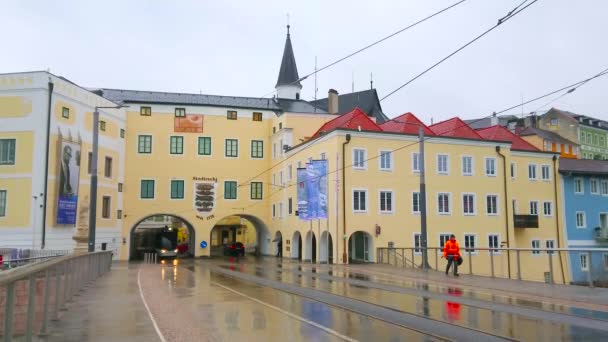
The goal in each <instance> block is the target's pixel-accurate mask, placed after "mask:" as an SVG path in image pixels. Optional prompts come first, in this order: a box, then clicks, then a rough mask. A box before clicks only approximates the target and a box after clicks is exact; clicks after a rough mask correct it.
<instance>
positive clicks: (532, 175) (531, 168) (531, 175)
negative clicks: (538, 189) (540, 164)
mask: <svg viewBox="0 0 608 342" xmlns="http://www.w3.org/2000/svg"><path fill="white" fill-rule="evenodd" d="M528 179H531V180H536V164H529V165H528Z"/></svg>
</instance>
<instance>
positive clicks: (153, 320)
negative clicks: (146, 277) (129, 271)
mask: <svg viewBox="0 0 608 342" xmlns="http://www.w3.org/2000/svg"><path fill="white" fill-rule="evenodd" d="M140 275H141V269H139V271H137V286H138V287H139V295H140V296H141V301H142V302H144V306H145V307H146V310H147V311H148V315H149V316H150V319H151V320H152V324H153V325H154V330H156V333H157V334H158V338H160V341H161V342H167V340H165V337H164V336H163V334H162V333H161V332H160V329H159V328H158V324H156V320H155V319H154V316H152V312H151V311H150V307H148V303H147V302H146V298H144V292H143V291H142V289H141V277H140Z"/></svg>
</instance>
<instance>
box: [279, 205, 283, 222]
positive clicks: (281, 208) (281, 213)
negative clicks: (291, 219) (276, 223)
mask: <svg viewBox="0 0 608 342" xmlns="http://www.w3.org/2000/svg"><path fill="white" fill-rule="evenodd" d="M281 217H283V202H279V218H281Z"/></svg>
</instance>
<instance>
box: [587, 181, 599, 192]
mask: <svg viewBox="0 0 608 342" xmlns="http://www.w3.org/2000/svg"><path fill="white" fill-rule="evenodd" d="M598 183H599V182H598V180H597V179H594V178H592V179H590V180H589V187H590V189H589V192H591V193H592V194H594V195H597V194H599V193H600V187H599V186H598Z"/></svg>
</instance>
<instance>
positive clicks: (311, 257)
mask: <svg viewBox="0 0 608 342" xmlns="http://www.w3.org/2000/svg"><path fill="white" fill-rule="evenodd" d="M305 247H306V249H305V253H304V260H305V261H310V262H317V236H316V235H315V233H314V232H313V231H312V230H309V231H308V232H307V233H306V245H305Z"/></svg>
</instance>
